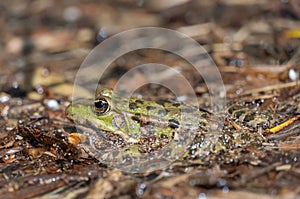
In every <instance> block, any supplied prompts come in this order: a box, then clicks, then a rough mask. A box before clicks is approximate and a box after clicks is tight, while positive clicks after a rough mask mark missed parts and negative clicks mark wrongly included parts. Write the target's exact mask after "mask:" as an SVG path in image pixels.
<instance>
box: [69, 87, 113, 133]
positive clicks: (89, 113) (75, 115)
mask: <svg viewBox="0 0 300 199" xmlns="http://www.w3.org/2000/svg"><path fill="white" fill-rule="evenodd" d="M111 95H112V90H111V89H108V88H104V89H101V90H99V91H98V92H97V94H96V97H95V99H78V100H75V101H73V102H72V104H70V105H69V106H68V107H67V108H66V115H67V117H68V118H69V119H71V120H73V121H74V122H75V123H77V124H81V125H84V126H89V125H90V124H92V125H94V126H96V127H98V128H100V129H102V130H106V131H114V130H116V129H115V127H114V126H113V125H112V120H113V117H114V115H115V113H114V110H113V109H112V108H111Z"/></svg>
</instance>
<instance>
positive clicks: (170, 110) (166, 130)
mask: <svg viewBox="0 0 300 199" xmlns="http://www.w3.org/2000/svg"><path fill="white" fill-rule="evenodd" d="M249 111H250V110H249ZM246 112H247V110H246ZM66 115H67V117H68V118H69V119H71V120H73V121H74V122H75V123H77V124H80V125H83V126H87V127H90V128H92V129H94V130H95V131H96V133H97V135H98V137H99V139H102V140H111V139H112V137H113V136H117V137H118V138H120V139H121V140H122V142H123V143H125V145H131V146H132V145H135V146H138V147H131V148H135V149H136V148H138V149H137V150H138V151H139V152H149V151H153V150H156V149H158V148H162V147H163V146H165V145H166V144H168V143H169V142H170V141H171V140H174V139H176V138H177V137H178V136H179V135H180V134H183V133H191V135H192V136H191V137H192V139H193V137H196V139H195V140H196V143H195V142H194V143H192V144H191V145H190V146H191V147H190V148H193V150H194V148H195V146H199V147H203V146H204V145H206V146H207V145H211V143H205V138H204V139H203V137H205V136H206V134H208V133H209V132H211V131H214V132H213V133H212V134H216V135H218V138H217V140H216V142H214V143H213V145H214V150H228V149H232V148H233V146H237V147H240V146H241V145H243V144H247V143H251V144H253V143H254V145H260V144H261V143H262V141H263V139H264V138H263V135H262V134H261V133H255V132H254V133H253V132H249V130H247V129H244V130H242V131H241V130H240V129H234V128H233V127H232V125H231V127H228V126H227V127H226V128H223V129H222V126H223V125H224V123H223V122H224V121H222V119H220V117H218V116H216V115H214V114H213V113H211V112H209V111H207V110H205V109H201V108H199V107H197V106H194V105H187V104H184V103H179V102H174V101H170V100H158V101H151V100H145V99H140V98H138V97H130V98H127V97H122V96H121V95H118V94H116V93H114V91H113V90H112V89H111V88H102V89H99V90H97V92H96V94H95V98H94V99H78V100H76V101H74V102H73V103H72V104H70V105H69V106H68V107H67V108H66ZM182 115H184V116H186V117H185V118H183V119H182ZM229 118H230V117H227V119H229ZM230 120H231V121H234V118H231V119H230ZM229 123H230V124H231V122H230V121H229ZM220 127H221V128H220ZM208 137H209V136H208ZM208 139H209V138H208ZM97 140H98V138H97ZM199 140H200V141H199ZM93 142H94V141H93ZM199 142H201V144H199ZM145 145H148V146H150V147H146V149H145V147H144V146H145ZM142 146H143V147H144V148H143V147H142Z"/></svg>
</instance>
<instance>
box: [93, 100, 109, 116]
mask: <svg viewBox="0 0 300 199" xmlns="http://www.w3.org/2000/svg"><path fill="white" fill-rule="evenodd" d="M109 109H110V108H109V103H108V101H107V100H106V99H105V98H97V99H95V102H94V112H95V114H97V115H103V114H105V113H107V112H108V111H109Z"/></svg>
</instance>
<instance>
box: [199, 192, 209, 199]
mask: <svg viewBox="0 0 300 199" xmlns="http://www.w3.org/2000/svg"><path fill="white" fill-rule="evenodd" d="M197 199H207V197H206V194H205V193H200V194H199V195H198V197H197Z"/></svg>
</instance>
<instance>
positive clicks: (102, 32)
mask: <svg viewBox="0 0 300 199" xmlns="http://www.w3.org/2000/svg"><path fill="white" fill-rule="evenodd" d="M107 37H108V35H107V31H106V28H101V29H100V30H99V32H98V34H97V41H99V42H102V41H103V40H104V39H106V38H107Z"/></svg>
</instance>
